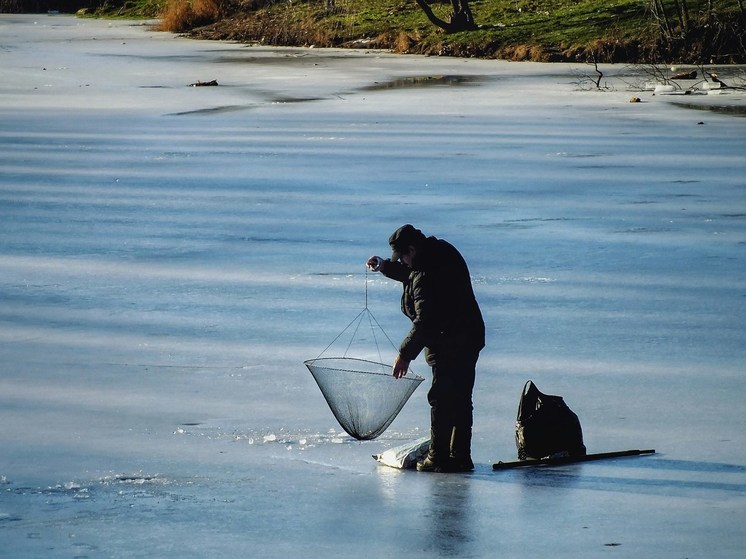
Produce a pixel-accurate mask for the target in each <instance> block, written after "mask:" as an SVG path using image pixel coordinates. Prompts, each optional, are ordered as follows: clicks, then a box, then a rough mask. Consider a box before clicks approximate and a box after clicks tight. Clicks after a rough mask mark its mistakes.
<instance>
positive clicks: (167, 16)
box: [158, 0, 223, 33]
mask: <svg viewBox="0 0 746 559" xmlns="http://www.w3.org/2000/svg"><path fill="white" fill-rule="evenodd" d="M222 15H223V10H222V6H221V2H220V0H167V2H166V4H165V5H164V7H163V10H162V11H161V13H160V15H159V19H160V24H159V26H158V28H159V29H160V30H161V31H170V32H171V33H184V32H186V31H189V30H190V29H194V28H195V27H199V26H201V25H209V24H210V23H215V22H216V21H218V20H219V19H220V18H221V17H222Z"/></svg>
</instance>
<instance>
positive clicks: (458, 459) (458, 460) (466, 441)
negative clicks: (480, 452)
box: [449, 426, 474, 472]
mask: <svg viewBox="0 0 746 559" xmlns="http://www.w3.org/2000/svg"><path fill="white" fill-rule="evenodd" d="M450 457H451V460H450V464H449V471H451V472H472V471H474V462H472V460H471V427H468V426H462V427H454V428H453V432H452V434H451V456H450Z"/></svg>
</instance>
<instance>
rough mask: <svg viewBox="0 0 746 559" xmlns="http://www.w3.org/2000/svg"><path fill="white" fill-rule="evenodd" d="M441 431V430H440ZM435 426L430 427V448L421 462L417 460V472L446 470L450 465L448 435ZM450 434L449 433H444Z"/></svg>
mask: <svg viewBox="0 0 746 559" xmlns="http://www.w3.org/2000/svg"><path fill="white" fill-rule="evenodd" d="M440 431H442V430H440ZM440 431H439V430H437V429H435V428H431V429H430V449H429V450H428V451H427V456H426V457H425V458H424V460H422V461H421V462H417V471H418V472H446V471H448V468H449V466H450V448H449V447H450V442H451V440H450V439H451V437H450V436H443V435H444V434H443V433H442V432H440ZM445 435H450V433H445Z"/></svg>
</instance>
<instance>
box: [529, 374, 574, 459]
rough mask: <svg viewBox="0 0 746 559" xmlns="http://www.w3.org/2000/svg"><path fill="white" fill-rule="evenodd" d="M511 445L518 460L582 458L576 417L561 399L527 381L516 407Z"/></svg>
mask: <svg viewBox="0 0 746 559" xmlns="http://www.w3.org/2000/svg"><path fill="white" fill-rule="evenodd" d="M515 444H516V446H517V447H518V459H519V460H527V459H540V458H546V457H548V456H553V457H558V456H585V445H584V444H583V430H582V429H581V427H580V420H579V419H578V416H577V415H575V413H574V412H573V411H572V410H571V409H570V408H569V407H567V404H565V401H564V400H563V399H562V397H561V396H550V395H547V394H542V393H541V392H539V389H538V388H536V385H535V384H534V383H533V382H532V381H530V380H529V381H528V382H527V383H526V384H525V386H524V387H523V393H522V394H521V400H520V403H519V404H518V417H517V418H516V422H515Z"/></svg>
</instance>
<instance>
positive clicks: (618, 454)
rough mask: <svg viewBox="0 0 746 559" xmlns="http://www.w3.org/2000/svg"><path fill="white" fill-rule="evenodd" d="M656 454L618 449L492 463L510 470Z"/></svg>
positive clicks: (494, 466) (652, 450) (652, 451)
mask: <svg viewBox="0 0 746 559" xmlns="http://www.w3.org/2000/svg"><path fill="white" fill-rule="evenodd" d="M645 454H655V450H654V449H648V450H618V451H615V452H599V453H596V454H585V455H583V456H556V457H552V456H548V457H547V458H540V459H536V460H534V459H530V460H516V461H514V462H497V463H496V464H492V469H493V470H510V469H514V468H529V467H532V466H564V465H565V464H575V463H576V462H592V461H594V460H606V459H609V458H622V457H624V456H642V455H645Z"/></svg>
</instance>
